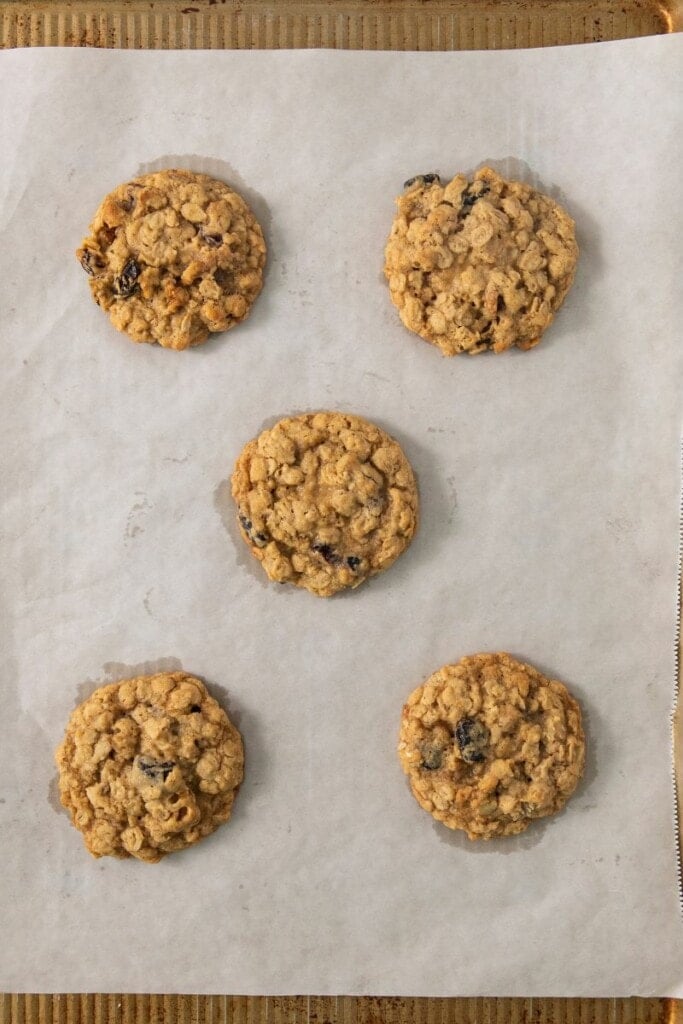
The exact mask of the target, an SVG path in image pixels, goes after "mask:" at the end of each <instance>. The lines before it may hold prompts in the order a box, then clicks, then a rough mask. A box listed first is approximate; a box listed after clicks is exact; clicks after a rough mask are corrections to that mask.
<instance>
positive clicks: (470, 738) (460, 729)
mask: <svg viewBox="0 0 683 1024" xmlns="http://www.w3.org/2000/svg"><path fill="white" fill-rule="evenodd" d="M455 738H456V740H457V741H458V746H459V747H460V755H461V757H462V759H463V761H466V762H467V763H468V764H475V763H477V762H479V761H483V760H484V759H485V754H484V750H485V748H486V745H487V743H488V741H489V733H488V729H487V728H486V726H485V725H482V723H481V722H479V721H478V720H477V719H476V718H461V719H460V721H459V722H458V724H457V725H456V727H455Z"/></svg>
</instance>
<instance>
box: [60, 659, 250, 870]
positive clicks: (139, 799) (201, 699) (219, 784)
mask: <svg viewBox="0 0 683 1024" xmlns="http://www.w3.org/2000/svg"><path fill="white" fill-rule="evenodd" d="M56 761H57V767H58V768H59V793H60V798H61V801H62V804H63V806H64V807H66V809H67V810H68V811H69V814H70V815H71V820H72V822H73V824H74V825H75V826H76V828H77V829H78V830H79V831H80V832H82V833H83V838H84V840H85V845H86V846H87V848H88V850H89V851H90V853H92V854H93V856H95V857H103V856H107V855H109V856H112V857H137V858H138V860H145V861H150V862H154V861H158V860H160V859H161V857H163V856H164V855H165V854H167V853H172V852H173V851H174V850H182V849H184V848H185V847H186V846H191V845H192V843H196V842H197V841H198V840H200V839H203V838H204V836H208V835H209V834H210V833H211V832H213V831H215V829H217V828H218V826H219V825H221V824H222V823H223V822H225V821H227V820H228V818H229V817H230V812H231V810H232V805H233V801H234V799H235V794H236V792H237V787H238V786H239V784H240V782H241V781H242V775H243V769H244V753H243V749H242V738H241V736H240V734H239V732H238V731H237V729H236V728H235V727H234V725H233V724H232V722H231V721H230V719H229V718H228V716H227V715H226V713H225V712H224V711H223V709H222V708H221V707H220V706H219V705H218V704H217V703H216V701H215V700H214V699H213V697H211V696H210V695H209V694H208V693H207V690H206V687H205V686H204V684H203V683H202V682H200V680H199V679H195V678H194V677H193V676H189V675H187V674H186V673H185V672H171V673H165V672H164V673H160V674H159V675H154V676H139V677H138V678H136V679H126V680H124V681H123V682H120V683H112V684H111V685H109V686H102V687H100V689H99V690H95V692H94V693H93V694H92V696H90V697H88V699H87V700H85V701H83V703H82V704H80V705H79V706H78V707H77V708H76V710H75V711H74V712H73V714H72V715H71V718H70V720H69V724H68V726H67V729H66V735H65V737H64V740H63V742H62V744H61V745H60V747H59V748H58V750H57V754H56Z"/></svg>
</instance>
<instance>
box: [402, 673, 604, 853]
mask: <svg viewBox="0 0 683 1024" xmlns="http://www.w3.org/2000/svg"><path fill="white" fill-rule="evenodd" d="M398 754H399V758H400V761H401V765H402V767H403V771H404V772H405V773H406V775H407V776H408V778H409V780H410V787H411V789H412V791H413V795H414V797H415V799H416V800H417V802H418V803H419V804H420V806H421V807H423V808H424V809H425V810H426V811H429V813H430V814H431V815H433V817H435V818H436V819H437V821H441V822H443V824H444V825H447V826H448V827H449V828H453V829H463V831H465V832H467V835H468V836H469V837H470V839H492V838H493V837H495V836H509V835H514V834H515V833H517V832H523V831H524V829H526V828H527V827H528V826H529V824H530V823H531V821H532V819H533V818H543V817H545V816H546V815H548V814H553V813H554V812H555V811H557V810H559V809H560V807H562V805H563V804H564V803H565V801H566V800H567V799H568V798H569V797H570V796H571V794H572V793H573V792H574V790H575V788H576V786H577V783H578V781H579V779H580V778H581V774H582V772H583V766H584V758H585V742H584V735H583V729H582V727H581V710H580V708H579V705H578V704H577V703H576V701H575V700H574V699H573V697H571V696H570V694H569V693H568V691H567V689H566V687H565V686H563V685H562V683H558V682H556V681H554V680H550V679H546V678H545V676H542V675H541V673H540V672H538V671H537V670H536V669H535V668H532V666H531V665H525V664H522V663H521V662H519V661H515V660H514V659H513V658H511V657H510V656H509V655H508V654H475V655H473V656H472V657H469V658H463V659H462V661H460V662H458V664H457V665H444V667H443V668H441V669H439V671H438V672H435V673H434V675H433V676H430V678H429V679H428V680H427V681H426V683H424V684H423V685H422V686H418V688H417V689H416V690H414V691H413V693H411V695H410V697H409V698H408V701H407V703H406V704H405V706H404V708H403V716H402V720H401V730H400V736H399V744H398Z"/></svg>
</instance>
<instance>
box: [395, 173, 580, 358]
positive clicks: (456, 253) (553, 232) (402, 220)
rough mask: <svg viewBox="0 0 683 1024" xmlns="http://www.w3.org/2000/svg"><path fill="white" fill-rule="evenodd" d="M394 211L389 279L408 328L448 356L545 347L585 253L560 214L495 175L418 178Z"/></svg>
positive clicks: (531, 191)
mask: <svg viewBox="0 0 683 1024" xmlns="http://www.w3.org/2000/svg"><path fill="white" fill-rule="evenodd" d="M396 204H397V206H398V213H397V214H396V217H395V219H394V223H393V225H392V228H391V234H390V236H389V241H388V243H387V247H386V250H385V265H384V272H385V274H386V276H387V278H388V280H389V290H390V292H391V298H392V300H393V303H394V305H395V306H397V307H398V310H399V313H400V316H401V320H402V321H403V323H404V324H405V326H406V327H407V328H408V329H409V330H411V331H414V332H415V333H416V334H419V335H420V337H422V338H425V339H426V340H427V341H430V342H431V343H432V344H433V345H436V346H437V347H438V348H440V349H441V351H442V353H443V354H444V355H446V356H454V355H457V354H458V353H459V352H469V353H470V354H472V355H473V354H475V353H477V352H484V351H493V352H504V351H505V349H508V348H510V347H511V346H513V345H516V346H517V347H518V348H521V349H529V348H533V347H534V345H538V343H539V341H540V340H541V335H542V334H543V332H544V331H545V329H546V328H547V327H548V326H549V325H550V324H551V323H552V320H553V317H554V316H555V313H556V312H557V310H558V309H559V308H560V306H561V305H562V303H563V301H564V298H565V296H566V294H567V292H568V291H569V288H570V286H571V283H572V281H573V279H574V271H575V268H576V260H577V258H578V254H579V250H578V246H577V244H576V239H575V236H574V221H573V220H572V219H571V217H570V216H569V214H567V213H566V212H565V210H563V209H562V207H561V206H559V205H558V204H557V203H556V202H555V201H554V200H553V199H551V198H550V197H549V196H546V195H543V194H542V193H541V192H536V191H535V190H534V189H533V188H531V186H530V185H525V184H523V183H522V182H520V181H506V180H505V179H504V178H501V177H500V175H499V174H496V172H495V171H492V170H491V169H490V168H489V167H483V168H482V169H481V170H480V171H477V173H476V174H475V175H474V178H473V180H472V181H468V180H467V178H466V177H465V176H464V175H463V174H458V175H457V177H455V178H453V180H452V181H449V182H448V184H447V185H443V184H442V183H441V181H440V179H439V176H438V174H424V175H420V176H419V177H417V178H411V179H410V181H407V182H406V184H405V192H404V193H403V195H402V196H399V198H398V199H397V200H396Z"/></svg>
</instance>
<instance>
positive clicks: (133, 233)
mask: <svg viewBox="0 0 683 1024" xmlns="http://www.w3.org/2000/svg"><path fill="white" fill-rule="evenodd" d="M76 255H77V256H78V258H79V260H80V261H81V265H82V266H83V269H84V270H85V271H86V273H87V274H89V275H90V290H91V292H92V294H93V297H94V299H95V301H96V302H97V304H98V305H99V306H101V307H102V308H103V309H104V310H106V311H107V312H108V313H109V318H110V320H111V322H112V323H113V325H114V327H116V328H117V330H119V331H124V332H125V333H126V334H127V335H128V336H129V337H130V338H132V339H133V341H148V342H158V344H159V345H163V346H164V347H165V348H175V349H184V348H189V347H190V346H191V345H200V344H201V343H202V342H203V341H206V339H207V338H208V337H209V334H210V333H212V332H215V331H228V330H230V328H231V327H234V326H235V324H238V323H239V322H240V321H241V320H244V319H245V317H246V316H247V315H248V314H249V310H250V308H251V305H252V303H253V302H254V300H255V298H256V297H257V295H258V294H259V292H260V291H261V284H262V273H263V267H264V264H265V261H266V245H265V242H264V240H263V234H262V232H261V228H260V227H259V225H258V223H257V221H256V219H255V218H254V215H253V213H252V212H251V210H250V209H249V207H248V206H247V204H246V203H245V202H244V200H243V199H242V197H241V196H239V195H238V194H237V193H236V192H233V190H232V189H231V188H228V186H227V185H225V184H224V183H223V182H222V181H216V180H215V179H213V178H209V177H208V176H207V175H206V174H195V173H194V172H192V171H157V172H156V173H154V174H145V175H144V176H143V177H141V178H136V179H135V180H134V181H130V182H128V183H127V184H125V185H119V186H118V188H115V189H114V191H113V192H111V193H110V194H109V195H108V196H107V197H106V198H105V199H104V201H103V202H102V204H101V205H100V207H99V209H98V210H97V213H96V214H95V217H94V220H93V222H92V224H91V225H90V234H89V235H88V237H87V238H85V239H84V241H83V243H82V245H81V247H80V249H79V250H78V252H77V253H76Z"/></svg>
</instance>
